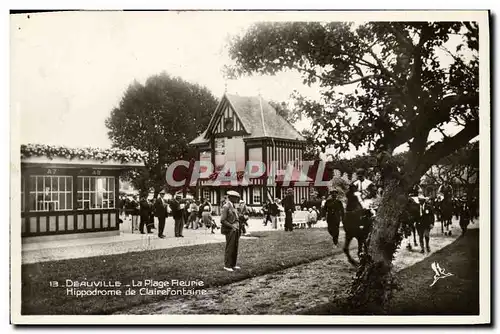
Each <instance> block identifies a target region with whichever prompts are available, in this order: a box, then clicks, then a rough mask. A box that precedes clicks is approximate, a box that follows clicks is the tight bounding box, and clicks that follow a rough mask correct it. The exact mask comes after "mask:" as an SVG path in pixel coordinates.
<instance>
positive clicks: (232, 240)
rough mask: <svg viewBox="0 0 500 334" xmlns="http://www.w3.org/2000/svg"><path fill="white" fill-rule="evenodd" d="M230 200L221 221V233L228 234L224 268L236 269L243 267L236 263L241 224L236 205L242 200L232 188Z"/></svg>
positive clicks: (225, 206) (229, 192)
mask: <svg viewBox="0 0 500 334" xmlns="http://www.w3.org/2000/svg"><path fill="white" fill-rule="evenodd" d="M227 196H228V201H226V203H224V206H223V207H222V214H221V217H220V222H221V225H222V228H221V233H222V234H224V235H225V236H226V251H225V253H224V270H227V271H234V270H238V269H241V268H240V267H239V266H237V265H236V260H237V257H238V243H239V238H240V224H239V219H238V212H237V210H236V208H235V205H236V204H237V203H238V201H239V200H240V194H239V193H238V192H236V191H233V190H230V191H228V192H227Z"/></svg>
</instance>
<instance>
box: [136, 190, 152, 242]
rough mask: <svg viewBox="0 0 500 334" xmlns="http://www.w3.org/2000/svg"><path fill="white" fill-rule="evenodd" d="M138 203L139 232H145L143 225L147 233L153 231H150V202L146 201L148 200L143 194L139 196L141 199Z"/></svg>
mask: <svg viewBox="0 0 500 334" xmlns="http://www.w3.org/2000/svg"><path fill="white" fill-rule="evenodd" d="M139 205H140V207H139V217H140V219H141V224H140V226H139V230H140V231H141V234H146V232H144V226H146V229H147V230H148V233H153V232H152V231H151V224H150V218H151V217H150V215H151V211H152V208H151V206H150V204H149V203H148V200H147V198H146V196H145V195H144V194H143V195H142V196H141V201H140V202H139Z"/></svg>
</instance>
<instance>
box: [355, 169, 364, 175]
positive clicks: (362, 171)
mask: <svg viewBox="0 0 500 334" xmlns="http://www.w3.org/2000/svg"><path fill="white" fill-rule="evenodd" d="M356 174H357V175H365V174H366V171H365V170H364V169H363V168H358V170H357V171H356Z"/></svg>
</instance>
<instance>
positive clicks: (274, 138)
mask: <svg viewBox="0 0 500 334" xmlns="http://www.w3.org/2000/svg"><path fill="white" fill-rule="evenodd" d="M304 144H305V140H304V137H303V136H302V135H301V134H300V133H299V132H298V131H297V130H296V129H295V128H294V127H293V126H292V125H291V124H290V123H289V122H288V121H286V120H285V119H284V118H283V117H282V116H280V115H279V114H278V113H277V112H276V110H275V109H274V108H273V107H272V106H271V105H270V104H269V103H268V102H267V101H265V100H264V99H262V97H260V96H257V97H255V96H253V97H244V96H238V95H233V94H227V93H226V94H224V96H223V97H222V99H221V101H220V103H219V105H218V106H217V108H216V109H215V111H214V113H213V115H212V118H211V120H210V123H209V125H208V127H207V129H206V130H205V131H203V133H201V134H200V135H199V136H198V137H197V138H195V139H194V140H193V141H191V143H190V145H193V146H195V147H196V148H197V149H198V154H199V159H200V160H201V161H210V162H211V163H212V165H213V166H214V171H215V173H214V174H215V175H217V173H218V172H219V171H221V169H223V167H224V165H225V164H226V163H227V162H234V164H235V165H236V169H237V172H244V171H245V167H246V164H247V161H259V162H263V163H264V165H265V166H266V173H265V174H264V175H263V176H262V177H258V178H253V179H250V180H248V181H249V182H248V183H246V182H245V183H243V182H241V183H239V184H238V186H237V189H236V190H237V191H238V192H239V193H240V194H241V196H242V199H243V200H244V201H245V202H246V203H247V205H249V206H253V207H259V206H262V205H263V204H264V203H265V202H266V201H268V199H269V198H271V197H272V198H274V197H277V198H281V197H282V196H283V195H284V191H285V188H287V187H289V186H292V187H293V189H294V195H295V200H296V201H297V202H298V201H299V200H301V199H308V197H309V185H308V183H309V182H311V181H312V180H311V179H309V178H308V177H307V175H305V174H304V173H302V154H303V151H304ZM273 162H275V167H274V173H270V167H271V166H272V163H273ZM289 164H292V165H293V172H292V173H290V172H288V174H287V175H288V176H287V177H285V171H286V170H287V166H288V165H289ZM288 170H289V171H290V167H289V169H288ZM298 182H300V185H299V183H298ZM196 186H197V196H198V197H199V198H203V199H206V198H207V199H209V200H210V202H211V203H212V204H213V205H214V207H216V208H217V207H218V206H219V205H220V203H221V199H222V198H223V196H224V195H225V193H226V191H227V190H228V189H229V188H234V184H231V183H230V182H215V180H214V177H209V178H205V179H201V180H199V181H198V182H197V184H196Z"/></svg>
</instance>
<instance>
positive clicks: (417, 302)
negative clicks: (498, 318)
mask: <svg viewBox="0 0 500 334" xmlns="http://www.w3.org/2000/svg"><path fill="white" fill-rule="evenodd" d="M433 262H437V263H439V265H440V266H441V268H443V269H445V270H446V272H449V273H452V274H453V276H449V277H445V278H442V279H440V280H439V281H438V282H437V283H436V284H434V286H432V287H430V285H431V284H432V282H433V276H434V272H433V271H432V269H431V264H432V263H433ZM396 277H397V279H398V282H399V284H400V289H399V290H398V291H395V295H394V298H393V299H392V300H391V302H390V304H389V305H388V314H392V315H478V314H479V230H478V229H474V230H469V231H468V232H467V235H466V236H465V237H462V238H458V239H457V240H456V241H455V242H453V243H452V244H450V245H448V246H446V247H444V248H443V249H441V250H439V251H437V252H436V253H434V254H432V255H431V256H429V257H427V258H425V259H424V260H423V261H421V262H418V263H417V264H415V265H413V266H411V267H408V268H405V269H403V270H401V271H400V272H399V273H397V275H396ZM341 305H342V301H340V302H339V303H331V304H326V305H319V306H317V307H315V308H313V309H309V310H308V311H307V312H305V314H315V315H326V314H330V315H340V314H346V313H345V311H343V308H342V306H341Z"/></svg>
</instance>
